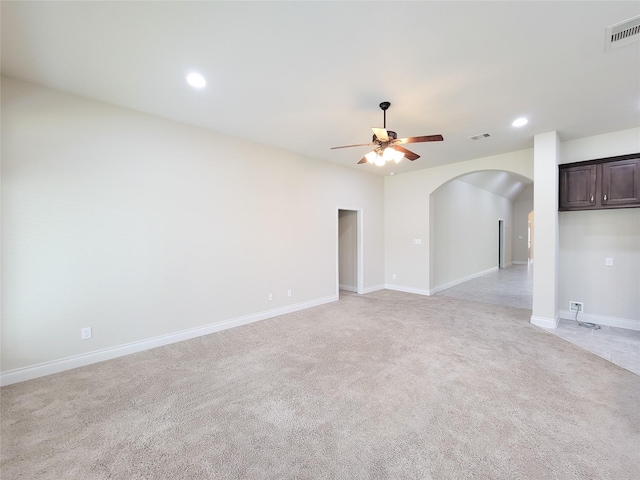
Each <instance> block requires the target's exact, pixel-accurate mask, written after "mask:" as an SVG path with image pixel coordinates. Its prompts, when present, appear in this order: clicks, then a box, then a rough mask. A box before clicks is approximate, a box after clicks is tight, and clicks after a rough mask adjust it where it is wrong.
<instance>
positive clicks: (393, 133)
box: [373, 130, 398, 143]
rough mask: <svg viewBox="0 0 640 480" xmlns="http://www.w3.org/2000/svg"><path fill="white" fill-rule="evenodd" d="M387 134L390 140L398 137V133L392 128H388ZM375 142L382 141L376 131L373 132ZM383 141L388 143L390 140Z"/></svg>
mask: <svg viewBox="0 0 640 480" xmlns="http://www.w3.org/2000/svg"><path fill="white" fill-rule="evenodd" d="M387 136H388V137H389V142H391V141H392V140H395V139H397V138H398V134H397V133H396V132H394V131H392V130H387ZM373 142H374V143H376V142H380V140H379V139H378V137H377V136H376V134H375V133H374V134H373ZM383 143H388V142H383Z"/></svg>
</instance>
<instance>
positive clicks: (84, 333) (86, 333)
mask: <svg viewBox="0 0 640 480" xmlns="http://www.w3.org/2000/svg"><path fill="white" fill-rule="evenodd" d="M80 337H81V338H82V340H89V339H90V338H91V327H85V328H83V329H81V330H80Z"/></svg>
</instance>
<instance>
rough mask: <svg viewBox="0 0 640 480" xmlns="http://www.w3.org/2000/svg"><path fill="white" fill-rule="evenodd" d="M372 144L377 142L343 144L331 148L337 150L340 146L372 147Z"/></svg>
mask: <svg viewBox="0 0 640 480" xmlns="http://www.w3.org/2000/svg"><path fill="white" fill-rule="evenodd" d="M371 145H375V143H358V144H356V145H343V146H341V147H331V148H330V150H336V149H338V148H351V147H370V146H371Z"/></svg>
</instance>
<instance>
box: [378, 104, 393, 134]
mask: <svg viewBox="0 0 640 480" xmlns="http://www.w3.org/2000/svg"><path fill="white" fill-rule="evenodd" d="M390 106H391V103H389V102H382V103H381V104H380V108H381V109H382V114H383V116H384V125H383V126H382V128H384V129H386V128H387V108H389V107H390Z"/></svg>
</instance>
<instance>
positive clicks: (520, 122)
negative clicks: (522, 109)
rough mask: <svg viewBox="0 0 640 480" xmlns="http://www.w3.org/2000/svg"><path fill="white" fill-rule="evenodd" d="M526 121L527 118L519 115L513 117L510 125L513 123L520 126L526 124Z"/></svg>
mask: <svg viewBox="0 0 640 480" xmlns="http://www.w3.org/2000/svg"><path fill="white" fill-rule="evenodd" d="M528 122H529V120H527V119H526V118H524V117H520V118H517V119H515V120H514V121H513V123H512V124H511V125H513V126H514V127H522V126H524V125H526V124H527V123H528Z"/></svg>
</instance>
